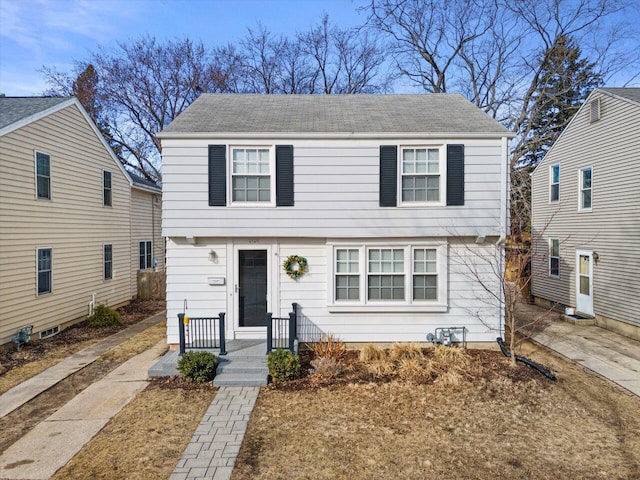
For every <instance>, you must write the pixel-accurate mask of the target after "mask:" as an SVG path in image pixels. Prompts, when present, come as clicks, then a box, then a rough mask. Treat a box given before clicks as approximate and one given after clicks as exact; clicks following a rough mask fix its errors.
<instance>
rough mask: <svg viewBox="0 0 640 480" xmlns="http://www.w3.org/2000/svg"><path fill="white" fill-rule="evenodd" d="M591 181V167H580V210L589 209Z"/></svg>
mask: <svg viewBox="0 0 640 480" xmlns="http://www.w3.org/2000/svg"><path fill="white" fill-rule="evenodd" d="M592 181H593V169H592V168H591V167H587V168H582V169H580V192H579V197H580V198H579V200H578V201H579V207H580V210H585V211H590V210H591V200H592V195H591V192H592V186H591V184H592Z"/></svg>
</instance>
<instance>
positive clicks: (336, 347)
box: [311, 334, 345, 360]
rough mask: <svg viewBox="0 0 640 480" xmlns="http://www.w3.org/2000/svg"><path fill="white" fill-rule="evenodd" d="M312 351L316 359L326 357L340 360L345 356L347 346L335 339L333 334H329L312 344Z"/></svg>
mask: <svg viewBox="0 0 640 480" xmlns="http://www.w3.org/2000/svg"><path fill="white" fill-rule="evenodd" d="M311 350H312V351H313V355H314V356H315V357H316V358H318V357H324V358H333V359H335V360H339V359H340V358H342V356H343V355H344V352H345V346H344V342H341V341H340V340H339V339H338V338H337V337H334V336H333V334H329V335H322V336H321V337H320V340H318V341H317V342H315V343H313V344H311Z"/></svg>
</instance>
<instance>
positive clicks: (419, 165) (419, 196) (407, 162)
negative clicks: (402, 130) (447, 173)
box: [400, 147, 443, 203]
mask: <svg viewBox="0 0 640 480" xmlns="http://www.w3.org/2000/svg"><path fill="white" fill-rule="evenodd" d="M441 157H442V154H441V151H440V148H437V147H434V148H430V147H403V148H402V158H401V162H402V167H401V169H400V177H401V181H400V184H401V189H402V203H437V202H440V201H441V199H442V176H443V175H442V173H443V172H442V165H441V162H440V160H441Z"/></svg>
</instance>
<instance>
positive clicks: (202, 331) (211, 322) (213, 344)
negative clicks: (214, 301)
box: [178, 312, 227, 355]
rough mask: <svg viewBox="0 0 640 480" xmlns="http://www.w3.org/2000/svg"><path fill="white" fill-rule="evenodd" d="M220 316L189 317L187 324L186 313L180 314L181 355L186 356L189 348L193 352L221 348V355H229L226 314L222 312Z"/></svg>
mask: <svg viewBox="0 0 640 480" xmlns="http://www.w3.org/2000/svg"><path fill="white" fill-rule="evenodd" d="M218 315H219V316H217V317H197V318H191V317H187V318H188V320H187V321H186V322H185V315H184V313H179V314H178V325H179V329H178V330H179V333H180V355H184V352H185V351H186V350H187V348H189V349H192V350H203V349H207V348H219V349H220V353H219V355H226V354H227V345H226V341H225V337H224V313H222V312H221V313H219V314H218ZM216 324H217V325H216ZM216 327H217V328H216Z"/></svg>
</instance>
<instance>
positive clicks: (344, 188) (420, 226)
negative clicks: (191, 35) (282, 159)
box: [162, 138, 502, 238]
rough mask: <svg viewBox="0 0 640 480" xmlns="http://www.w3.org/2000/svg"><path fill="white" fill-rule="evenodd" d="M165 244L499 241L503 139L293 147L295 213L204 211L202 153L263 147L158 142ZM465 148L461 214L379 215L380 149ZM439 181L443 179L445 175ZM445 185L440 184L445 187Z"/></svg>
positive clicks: (412, 210) (440, 210) (406, 210)
mask: <svg viewBox="0 0 640 480" xmlns="http://www.w3.org/2000/svg"><path fill="white" fill-rule="evenodd" d="M162 143H163V207H162V211H163V235H164V236H166V237H187V236H188V237H214V236H215V237H256V236H270V237H290V236H296V237H297V238H304V237H307V238H321V237H327V236H332V237H341V238H372V237H394V236H400V237H420V236H427V235H428V236H451V235H456V236H459V235H486V236H490V235H499V234H500V204H501V171H502V170H501V168H502V167H501V161H502V160H501V158H502V157H501V153H502V150H501V145H502V144H501V139H495V140H480V139H456V140H455V141H444V140H443V141H440V142H437V141H433V140H428V141H427V140H425V141H422V140H416V139H398V140H365V139H354V140H295V141H291V139H287V138H274V139H273V140H272V141H271V142H266V144H267V145H277V144H293V145H294V172H295V184H294V190H295V206H294V207H271V208H269V207H267V208H247V207H237V206H227V207H209V205H208V193H207V192H208V180H207V177H208V176H207V172H208V167H207V146H208V145H210V144H227V145H252V144H254V145H265V141H264V140H260V141H258V140H247V141H235V140H234V141H229V142H224V141H221V140H194V139H192V140H171V139H165V140H163V142H162ZM446 143H457V144H459V143H464V145H465V168H466V171H465V205H464V206H463V207H445V206H441V207H437V206H432V207H428V208H423V207H418V208H416V207H396V208H380V207H379V204H378V195H379V180H378V178H379V168H380V167H379V148H380V145H392V144H396V145H398V146H403V145H423V144H424V145H444V144H446ZM443 174H444V172H443ZM443 183H444V182H443Z"/></svg>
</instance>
